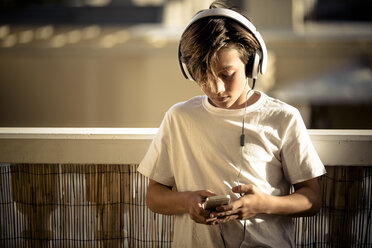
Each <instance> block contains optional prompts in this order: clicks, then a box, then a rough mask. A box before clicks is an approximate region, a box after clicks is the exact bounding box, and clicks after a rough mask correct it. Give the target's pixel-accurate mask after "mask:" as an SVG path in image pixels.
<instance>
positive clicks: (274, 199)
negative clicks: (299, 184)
mask: <svg viewBox="0 0 372 248" xmlns="http://www.w3.org/2000/svg"><path fill="white" fill-rule="evenodd" d="M299 191H300V192H294V193H293V194H291V195H288V196H270V200H269V204H268V209H267V210H266V212H267V213H268V214H278V215H289V216H292V217H301V216H311V215H314V214H316V213H317V212H318V211H319V209H320V207H321V203H320V201H318V200H311V199H310V198H309V196H308V195H309V194H312V192H307V191H308V190H307V189H301V190H299Z"/></svg>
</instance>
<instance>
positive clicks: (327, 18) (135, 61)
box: [0, 0, 372, 129]
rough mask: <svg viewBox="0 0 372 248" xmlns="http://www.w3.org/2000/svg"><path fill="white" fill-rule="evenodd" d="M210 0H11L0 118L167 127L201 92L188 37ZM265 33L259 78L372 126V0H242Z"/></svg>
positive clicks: (268, 86) (327, 117)
mask: <svg viewBox="0 0 372 248" xmlns="http://www.w3.org/2000/svg"><path fill="white" fill-rule="evenodd" d="M211 2H212V1H210V0H0V127H158V126H159V124H160V122H161V120H162V118H163V116H164V113H165V111H167V110H168V108H169V107H170V106H172V105H173V104H175V103H176V102H179V101H184V100H187V99H189V98H191V97H192V96H194V95H199V94H202V92H201V91H200V90H199V88H198V86H197V85H196V84H195V83H193V82H191V81H187V80H185V79H184V78H183V76H182V74H181V72H180V70H179V65H178V59H177V48H178V40H179V38H180V35H181V33H182V31H183V28H184V26H185V25H186V24H187V22H188V21H189V19H190V18H191V17H192V16H193V15H194V14H195V13H196V12H197V11H198V10H200V9H203V8H207V7H208V6H209V4H210V3H211ZM229 2H231V4H232V5H234V6H237V7H239V8H241V9H242V10H244V11H245V13H246V14H247V15H248V16H249V17H250V19H251V20H252V22H253V23H254V24H255V25H256V27H257V29H258V30H259V31H260V33H261V34H262V36H263V38H264V40H265V41H266V44H267V47H268V51H269V65H268V70H267V73H266V74H265V75H264V76H262V77H260V78H259V80H258V82H257V88H258V89H260V90H262V91H264V92H266V93H267V94H269V95H271V96H274V97H276V98H279V99H281V100H283V101H285V102H288V103H290V104H292V105H294V106H296V107H297V108H299V110H300V111H301V114H302V116H303V118H304V120H305V123H306V125H307V127H308V128H315V129H317V128H331V129H349V128H350V129H372V70H371V68H372V15H371V14H370V11H371V9H372V8H371V7H372V2H371V1H370V0H353V1H350V0H234V1H229Z"/></svg>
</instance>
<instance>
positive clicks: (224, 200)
mask: <svg viewBox="0 0 372 248" xmlns="http://www.w3.org/2000/svg"><path fill="white" fill-rule="evenodd" d="M229 203H230V196H229V195H216V196H210V197H207V199H206V200H205V203H204V209H206V210H214V209H216V207H219V206H222V205H227V204H229Z"/></svg>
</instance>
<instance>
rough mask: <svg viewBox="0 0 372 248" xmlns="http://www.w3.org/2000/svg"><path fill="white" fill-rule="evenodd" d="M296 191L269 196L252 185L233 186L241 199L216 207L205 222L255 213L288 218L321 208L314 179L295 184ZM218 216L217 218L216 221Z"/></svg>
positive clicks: (309, 213) (226, 219) (316, 183)
mask: <svg viewBox="0 0 372 248" xmlns="http://www.w3.org/2000/svg"><path fill="white" fill-rule="evenodd" d="M294 188H295V192H293V193H292V194H290V195H287V196H272V195H267V194H265V193H263V192H262V191H260V190H259V189H258V188H257V187H256V186H253V185H241V186H237V187H234V188H233V189H232V190H233V192H235V193H241V194H243V196H242V197H241V198H240V199H238V200H236V201H234V202H233V203H231V204H230V205H227V206H222V207H220V208H218V209H217V210H218V211H221V212H214V213H212V214H211V217H212V218H210V219H209V220H208V222H211V223H212V224H218V223H220V222H226V221H229V220H231V219H248V218H250V217H252V216H255V215H256V214H260V213H265V214H276V215H288V216H292V217H300V216H311V215H314V214H316V213H317V212H318V211H319V210H320V208H321V194H320V190H319V184H318V181H317V178H314V179H310V180H307V181H304V182H301V183H298V184H295V185H294ZM216 217H219V218H220V219H218V220H217V219H216Z"/></svg>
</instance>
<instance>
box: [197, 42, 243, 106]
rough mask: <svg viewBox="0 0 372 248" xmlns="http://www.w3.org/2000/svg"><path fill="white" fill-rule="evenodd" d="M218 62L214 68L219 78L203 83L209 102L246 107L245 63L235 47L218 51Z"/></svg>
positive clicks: (218, 104)
mask: <svg viewBox="0 0 372 248" xmlns="http://www.w3.org/2000/svg"><path fill="white" fill-rule="evenodd" d="M217 57H218V62H217V64H216V66H215V68H213V70H214V72H215V74H216V75H217V78H216V79H215V80H213V81H208V82H207V83H205V84H203V85H201V89H202V90H203V91H204V93H205V94H206V95H207V96H208V99H209V102H210V103H211V104H212V105H214V106H215V107H218V108H224V109H239V108H243V107H244V103H245V100H246V99H245V97H246V93H247V91H248V90H249V86H248V84H246V82H247V81H246V75H245V64H244V63H243V62H242V61H241V59H240V56H239V53H238V51H237V50H236V49H234V48H223V49H221V50H220V51H219V52H218V53H217Z"/></svg>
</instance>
